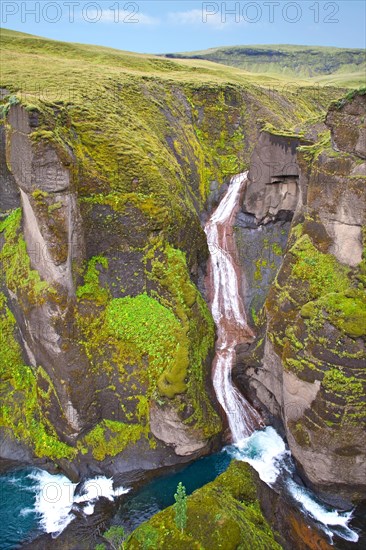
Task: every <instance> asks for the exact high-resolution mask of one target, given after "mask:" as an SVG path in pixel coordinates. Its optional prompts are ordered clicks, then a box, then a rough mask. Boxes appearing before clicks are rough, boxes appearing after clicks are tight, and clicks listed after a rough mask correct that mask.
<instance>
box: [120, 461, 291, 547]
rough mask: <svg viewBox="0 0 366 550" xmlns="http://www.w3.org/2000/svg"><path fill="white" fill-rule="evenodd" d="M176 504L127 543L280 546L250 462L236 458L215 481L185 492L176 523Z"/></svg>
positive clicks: (160, 545)
mask: <svg viewBox="0 0 366 550" xmlns="http://www.w3.org/2000/svg"><path fill="white" fill-rule="evenodd" d="M176 507H177V504H175V505H173V506H171V507H169V508H167V509H165V510H163V511H162V512H159V513H158V514H156V515H155V516H153V517H152V518H151V519H150V520H149V521H148V522H146V523H143V524H142V525H141V526H140V527H138V528H137V529H136V530H135V531H134V532H133V533H132V534H131V535H130V536H129V537H128V539H127V541H126V542H125V548H126V549H128V550H130V549H131V550H132V549H134V548H136V549H137V548H146V549H157V548H159V549H162V550H170V549H171V548H177V549H180V550H184V549H186V548H197V549H198V548H200V549H202V550H211V549H213V548H215V549H216V548H225V550H234V549H237V548H242V549H243V550H244V549H247V550H257V549H261V550H269V549H273V550H280V549H281V547H280V545H279V544H277V542H276V541H275V539H274V535H273V532H272V531H271V529H270V527H269V525H268V523H267V522H266V520H265V518H264V517H263V514H262V512H261V510H260V507H259V503H258V501H257V497H256V489H255V485H254V482H253V478H252V474H251V470H250V466H249V465H248V464H245V463H244V462H232V463H231V465H230V466H229V468H228V470H227V471H226V472H225V473H223V474H221V475H220V476H219V477H217V478H216V479H215V481H213V482H211V483H208V484H207V485H205V486H204V487H202V488H201V489H198V490H197V491H195V492H194V493H193V494H192V495H190V496H188V497H187V502H186V512H185V514H186V521H185V522H184V525H183V524H182V523H181V522H179V524H178V525H177V523H176Z"/></svg>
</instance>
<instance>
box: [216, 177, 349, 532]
mask: <svg viewBox="0 0 366 550" xmlns="http://www.w3.org/2000/svg"><path fill="white" fill-rule="evenodd" d="M246 182H247V172H245V173H243V174H238V175H237V176H234V177H233V178H232V180H231V184H230V186H229V188H228V190H227V192H226V194H225V195H224V197H223V198H222V200H221V202H220V204H219V206H218V207H217V208H216V210H215V211H214V213H213V214H212V216H211V218H210V219H209V220H208V222H207V223H206V225H205V233H206V235H207V242H208V246H209V250H210V260H209V265H208V277H207V279H208V285H207V287H208V290H209V294H210V302H211V311H212V316H213V318H214V321H215V324H216V329H217V342H216V350H215V351H216V353H215V358H214V362H213V374H212V379H213V385H214V389H215V392H216V396H217V399H218V401H219V403H220V405H221V406H222V408H223V410H224V411H225V414H226V417H227V420H228V423H229V428H230V431H231V435H232V441H233V446H232V447H231V448H228V449H227V450H228V452H229V453H230V454H231V455H232V456H234V457H235V458H237V459H238V460H244V461H245V462H248V463H249V464H251V465H252V466H253V468H255V469H256V470H257V472H258V473H259V476H260V478H261V479H262V480H263V481H264V482H265V483H267V484H268V485H270V486H272V487H274V486H275V484H277V485H278V486H282V487H285V490H286V492H287V494H288V495H290V496H291V497H292V498H293V500H294V501H295V502H296V503H297V505H298V506H299V508H301V509H302V510H303V512H304V514H305V515H308V516H310V517H311V518H312V519H313V520H315V521H316V522H318V524H319V526H320V527H321V528H322V529H323V531H324V532H325V533H326V534H327V535H328V536H329V537H330V539H331V538H332V536H333V534H337V535H338V536H339V537H341V538H344V539H346V540H349V541H352V542H356V541H357V540H358V538H359V537H358V534H357V533H356V532H355V531H353V530H352V529H350V528H349V527H348V525H347V524H348V522H349V521H350V520H351V518H352V512H338V511H337V510H334V509H331V508H330V507H328V506H326V505H324V503H321V502H320V501H319V500H318V499H317V498H316V496H315V495H314V494H312V493H311V491H309V490H308V489H306V488H305V487H303V486H301V485H299V484H298V483H297V482H295V481H294V477H295V473H296V469H295V465H294V462H293V460H292V457H291V453H290V451H289V450H288V449H286V445H285V442H284V441H283V439H282V438H281V437H280V436H279V435H278V434H277V432H276V431H275V430H274V429H273V428H272V427H270V426H269V427H267V428H266V429H264V430H260V431H257V430H258V429H259V428H264V423H263V421H262V419H261V417H260V415H259V414H258V413H257V411H256V410H255V409H254V408H253V407H252V406H251V405H250V404H249V403H248V402H247V401H246V399H244V397H243V396H242V395H241V394H240V392H239V391H238V389H237V388H236V387H235V386H234V385H233V383H232V377H231V370H232V367H233V364H234V361H235V347H236V345H237V344H239V343H243V342H250V341H252V340H253V338H254V334H253V332H252V331H251V329H250V328H249V327H248V324H247V322H246V314H245V309H244V305H243V301H242V299H241V296H240V290H239V276H240V273H239V268H238V267H237V266H236V262H235V256H236V253H237V251H236V247H235V241H234V238H233V235H232V228H233V224H234V222H235V217H236V215H237V212H238V210H239V206H240V199H241V197H242V194H243V192H244V189H245V185H246Z"/></svg>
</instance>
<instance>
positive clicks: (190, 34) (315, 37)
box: [1, 0, 366, 53]
mask: <svg viewBox="0 0 366 550" xmlns="http://www.w3.org/2000/svg"><path fill="white" fill-rule="evenodd" d="M365 6H366V3H365V2H364V0H338V1H335V2H331V1H329V0H324V1H323V0H319V1H315V0H309V1H308V0H298V1H296V2H291V1H287V0H258V1H240V2H235V1H230V2H222V1H219V2H216V1H210V2H209V1H207V2H202V1H201V2H198V1H196V0H191V1H189V0H188V1H176V2H175V1H169V0H160V1H154V0H144V1H140V0H136V1H128V0H126V1H115V0H98V1H95V2H94V1H91V0H57V1H52V0H39V1H33V0H27V1H24V0H2V5H1V26H3V27H6V28H10V29H14V30H18V31H23V32H28V33H31V34H37V35H40V36H46V37H48V38H54V39H57V40H65V41H71V42H83V43H89V44H100V45H104V46H110V47H114V48H118V49H122V50H130V51H136V52H147V53H164V52H177V51H191V50H199V49H206V48H209V47H215V46H224V45H227V46H229V45H236V44H307V45H319V46H339V47H353V48H365V47H366V38H365V36H366V30H365V28H366V23H365V22H366V7H365Z"/></svg>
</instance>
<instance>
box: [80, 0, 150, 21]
mask: <svg viewBox="0 0 366 550" xmlns="http://www.w3.org/2000/svg"><path fill="white" fill-rule="evenodd" d="M135 6H136V7H137V5H135V4H131V10H129V11H128V10H111V9H110V8H104V7H103V8H101V7H100V8H99V9H98V10H96V9H89V10H85V11H84V10H83V11H82V12H81V11H80V12H79V13H78V19H79V20H81V21H85V22H86V23H114V24H116V25H117V24H125V25H137V24H140V25H158V24H159V23H160V19H158V18H157V17H152V16H151V15H147V14H145V13H141V12H139V11H134V10H135V9H136V8H135ZM137 9H138V8H137Z"/></svg>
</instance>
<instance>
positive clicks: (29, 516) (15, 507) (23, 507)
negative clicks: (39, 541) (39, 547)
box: [0, 468, 42, 550]
mask: <svg viewBox="0 0 366 550" xmlns="http://www.w3.org/2000/svg"><path fill="white" fill-rule="evenodd" d="M32 472H34V470H33V469H31V468H27V469H25V470H19V471H17V472H11V473H8V474H5V475H2V476H0V498H1V509H0V548H1V549H2V550H11V549H13V548H17V547H18V545H19V542H20V541H24V540H25V539H26V538H27V537H29V536H30V537H31V538H35V537H36V536H38V535H40V534H41V532H42V531H41V529H40V527H39V523H38V515H37V513H36V510H35V500H36V495H37V492H38V483H37V482H36V480H35V479H34V478H33V477H31V474H32Z"/></svg>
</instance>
